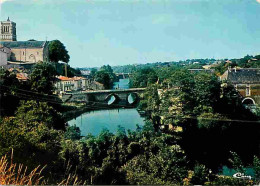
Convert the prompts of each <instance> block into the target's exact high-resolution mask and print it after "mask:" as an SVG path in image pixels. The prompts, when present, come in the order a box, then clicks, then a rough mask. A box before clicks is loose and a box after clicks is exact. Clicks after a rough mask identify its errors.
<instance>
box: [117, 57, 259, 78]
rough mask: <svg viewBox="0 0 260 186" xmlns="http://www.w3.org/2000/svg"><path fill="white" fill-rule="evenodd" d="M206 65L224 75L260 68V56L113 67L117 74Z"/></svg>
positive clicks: (193, 67) (199, 67)
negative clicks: (232, 69) (233, 69)
mask: <svg viewBox="0 0 260 186" xmlns="http://www.w3.org/2000/svg"><path fill="white" fill-rule="evenodd" d="M204 65H212V67H211V68H212V69H215V70H216V72H217V73H219V74H223V73H224V71H225V70H227V68H228V67H235V66H237V67H241V68H260V55H256V56H252V55H246V56H245V57H243V58H239V59H213V58H212V59H187V60H180V61H170V62H155V63H146V64H134V65H123V66H113V70H114V71H115V72H116V73H134V72H135V71H137V70H141V69H145V68H155V69H157V68H164V67H175V68H180V67H181V68H187V69H202V68H203V66H204Z"/></svg>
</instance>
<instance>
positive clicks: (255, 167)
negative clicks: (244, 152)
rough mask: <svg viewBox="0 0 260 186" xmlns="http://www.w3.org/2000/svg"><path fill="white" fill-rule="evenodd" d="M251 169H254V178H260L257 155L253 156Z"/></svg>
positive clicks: (259, 160)
mask: <svg viewBox="0 0 260 186" xmlns="http://www.w3.org/2000/svg"><path fill="white" fill-rule="evenodd" d="M253 169H254V171H255V179H256V180H260V159H259V158H258V157H257V156H254V160H253Z"/></svg>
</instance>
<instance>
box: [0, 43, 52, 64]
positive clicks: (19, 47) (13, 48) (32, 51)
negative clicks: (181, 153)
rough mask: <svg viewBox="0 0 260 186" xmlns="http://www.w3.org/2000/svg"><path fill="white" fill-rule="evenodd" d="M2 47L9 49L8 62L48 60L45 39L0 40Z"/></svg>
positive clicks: (0, 46)
mask: <svg viewBox="0 0 260 186" xmlns="http://www.w3.org/2000/svg"><path fill="white" fill-rule="evenodd" d="M3 47H5V48H9V49H10V50H9V59H8V61H10V62H22V63H37V62H39V61H48V60H49V58H48V56H49V53H48V42H47V41H11V42H0V49H1V48H3Z"/></svg>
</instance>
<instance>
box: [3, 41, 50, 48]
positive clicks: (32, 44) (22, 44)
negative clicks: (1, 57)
mask: <svg viewBox="0 0 260 186" xmlns="http://www.w3.org/2000/svg"><path fill="white" fill-rule="evenodd" d="M45 42H46V41H10V42H6V41H0V45H3V46H4V47H8V48H43V47H44V44H45Z"/></svg>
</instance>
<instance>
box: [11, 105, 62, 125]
mask: <svg viewBox="0 0 260 186" xmlns="http://www.w3.org/2000/svg"><path fill="white" fill-rule="evenodd" d="M15 116H16V117H15V118H16V121H17V122H18V123H20V124H21V123H23V124H24V125H25V126H28V127H30V128H33V127H34V126H35V125H38V123H42V124H44V125H46V126H47V127H48V128H50V129H51V128H54V129H64V122H63V120H62V119H61V115H60V113H58V112H57V111H56V110H55V109H54V108H53V107H51V106H49V105H48V104H47V103H44V102H36V101H21V103H20V106H19V107H18V109H17V112H16V114H15Z"/></svg>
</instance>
